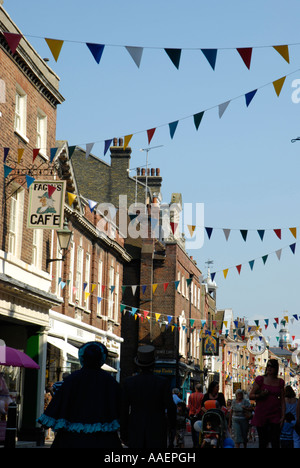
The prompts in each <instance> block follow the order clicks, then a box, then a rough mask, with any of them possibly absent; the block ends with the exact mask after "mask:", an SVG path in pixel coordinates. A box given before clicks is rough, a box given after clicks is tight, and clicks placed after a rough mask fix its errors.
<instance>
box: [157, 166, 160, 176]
mask: <svg viewBox="0 0 300 468" xmlns="http://www.w3.org/2000/svg"><path fill="white" fill-rule="evenodd" d="M156 175H157V176H158V177H159V176H160V169H159V167H157V168H156Z"/></svg>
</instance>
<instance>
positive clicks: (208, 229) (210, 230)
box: [205, 227, 213, 239]
mask: <svg viewBox="0 0 300 468" xmlns="http://www.w3.org/2000/svg"><path fill="white" fill-rule="evenodd" d="M205 231H206V234H207V236H208V238H209V239H210V237H211V235H212V232H213V228H211V227H206V228H205Z"/></svg>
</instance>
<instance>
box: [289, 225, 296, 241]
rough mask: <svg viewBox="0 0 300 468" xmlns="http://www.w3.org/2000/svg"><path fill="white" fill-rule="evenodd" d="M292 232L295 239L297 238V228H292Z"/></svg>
mask: <svg viewBox="0 0 300 468" xmlns="http://www.w3.org/2000/svg"><path fill="white" fill-rule="evenodd" d="M290 231H291V233H292V234H293V236H294V237H295V239H296V238H297V228H295V227H294V228H290Z"/></svg>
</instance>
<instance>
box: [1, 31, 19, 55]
mask: <svg viewBox="0 0 300 468" xmlns="http://www.w3.org/2000/svg"><path fill="white" fill-rule="evenodd" d="M3 34H4V37H5V39H6V41H7V44H8V46H9V48H10V50H11V52H12V54H14V53H15V51H16V49H17V47H18V45H19V42H20V40H21V39H22V35H21V34H17V33H10V32H4V33H3Z"/></svg>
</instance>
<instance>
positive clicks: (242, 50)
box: [3, 31, 300, 70]
mask: <svg viewBox="0 0 300 468" xmlns="http://www.w3.org/2000/svg"><path fill="white" fill-rule="evenodd" d="M3 35H4V37H5V39H6V41H7V44H8V46H9V48H10V50H11V53H12V54H14V53H15V52H16V50H17V47H18V46H19V43H20V41H21V39H22V38H24V39H25V36H26V37H28V38H29V37H32V38H35V39H42V40H45V41H46V43H47V45H48V47H49V49H50V52H51V53H52V55H53V58H54V60H55V61H56V62H57V60H58V58H59V56H60V53H61V50H62V46H63V44H64V43H65V42H68V43H74V44H83V45H86V46H87V47H88V49H89V50H90V52H91V54H92V56H93V57H94V59H95V61H96V62H97V64H98V65H99V63H100V61H101V58H102V54H103V50H104V48H105V47H106V48H107V47H119V48H124V49H126V50H127V52H128V53H129V55H130V56H131V58H132V59H133V61H134V63H135V64H136V66H137V67H138V68H139V67H140V64H141V59H142V55H143V51H144V49H155V50H157V49H158V50H163V51H164V52H166V54H167V55H168V57H169V59H170V60H171V62H172V63H173V65H174V66H175V68H177V69H179V64H180V59H181V54H182V51H184V50H188V51H191V50H192V51H201V52H202V54H203V55H204V57H205V58H206V60H207V62H208V63H209V65H210V66H211V68H212V70H215V66H216V60H217V53H218V52H219V51H220V50H233V51H237V52H238V54H239V56H240V57H241V59H242V61H243V62H244V64H245V65H246V67H247V68H248V70H250V65H251V59H252V53H253V50H254V49H258V48H259V49H261V48H268V49H274V50H276V52H277V53H278V54H279V55H280V56H281V57H282V58H283V59H284V60H285V61H286V62H287V63H290V57H289V47H290V46H291V45H293V46H295V45H299V44H300V43H293V44H280V45H260V46H251V47H219V48H201V47H181V48H165V47H151V46H131V45H121V44H103V43H91V42H85V41H79V40H70V39H65V40H63V39H57V38H56V39H55V38H51V39H50V38H46V37H43V36H33V35H29V34H26V35H23V34H18V33H11V32H8V31H3Z"/></svg>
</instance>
